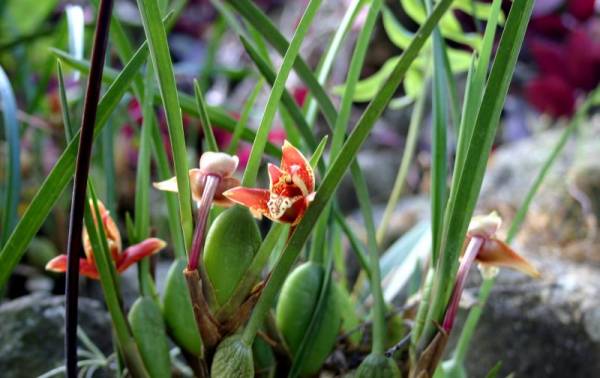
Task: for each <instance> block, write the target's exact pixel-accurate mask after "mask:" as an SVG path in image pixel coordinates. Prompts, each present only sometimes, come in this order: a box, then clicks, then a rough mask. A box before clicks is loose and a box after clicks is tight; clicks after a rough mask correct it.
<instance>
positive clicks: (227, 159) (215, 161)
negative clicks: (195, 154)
mask: <svg viewBox="0 0 600 378" xmlns="http://www.w3.org/2000/svg"><path fill="white" fill-rule="evenodd" d="M239 162H240V160H239V158H238V157H237V156H235V155H233V156H232V155H228V154H226V153H223V152H212V151H207V152H205V153H203V154H202V156H200V163H199V167H200V170H202V173H203V174H205V175H217V176H220V177H231V176H232V175H233V174H234V173H235V170H236V169H237V166H238V164H239Z"/></svg>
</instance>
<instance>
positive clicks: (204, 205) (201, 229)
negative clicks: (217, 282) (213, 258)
mask: <svg viewBox="0 0 600 378" xmlns="http://www.w3.org/2000/svg"><path fill="white" fill-rule="evenodd" d="M204 180H205V181H204V191H203V192H202V198H201V199H200V205H199V206H198V216H197V222H196V230H195V231H194V239H193V240H192V249H191V251H190V257H189V260H188V270H191V271H194V270H196V269H197V268H198V262H199V261H200V256H202V250H203V249H204V236H205V234H206V232H205V231H206V221H207V219H208V213H209V212H210V207H211V205H212V202H213V198H214V197H215V193H216V191H217V187H218V186H219V183H220V182H221V177H219V176H217V175H206V176H205V178H204Z"/></svg>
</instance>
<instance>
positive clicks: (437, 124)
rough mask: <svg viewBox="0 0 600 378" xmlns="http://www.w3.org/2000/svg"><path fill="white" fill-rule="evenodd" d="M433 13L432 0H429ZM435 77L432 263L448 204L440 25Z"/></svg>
mask: <svg viewBox="0 0 600 378" xmlns="http://www.w3.org/2000/svg"><path fill="white" fill-rule="evenodd" d="M425 7H426V9H427V12H428V13H431V8H432V7H433V5H432V0H426V1H425ZM432 39H433V44H432V45H433V48H432V49H433V80H432V92H433V93H432V96H433V98H432V108H433V110H432V117H431V119H432V125H431V193H430V196H431V237H432V243H431V256H432V263H433V264H434V265H435V263H436V262H437V260H438V257H439V255H440V253H441V252H440V250H441V243H442V227H443V222H444V207H445V205H446V195H447V188H446V186H447V184H446V182H447V177H448V157H447V139H448V137H447V135H446V134H447V131H446V127H447V124H448V96H447V94H448V92H447V88H446V71H445V69H444V55H445V51H444V47H443V41H442V34H441V32H440V27H439V26H438V27H436V29H435V30H434V31H433V37H432Z"/></svg>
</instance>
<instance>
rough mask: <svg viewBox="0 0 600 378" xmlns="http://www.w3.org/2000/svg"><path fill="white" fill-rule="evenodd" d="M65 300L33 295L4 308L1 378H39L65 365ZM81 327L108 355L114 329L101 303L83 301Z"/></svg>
mask: <svg viewBox="0 0 600 378" xmlns="http://www.w3.org/2000/svg"><path fill="white" fill-rule="evenodd" d="M63 323H64V298H63V297H62V296H43V295H29V296H25V297H21V298H19V299H16V300H13V301H10V302H6V303H4V304H2V305H1V306H0V376H2V377H11V378H31V377H37V376H39V375H41V374H43V373H45V372H47V371H49V370H51V369H53V368H56V367H58V366H61V365H63V364H64V351H63V338H64V333H65V332H64V324H63ZM79 324H80V326H81V328H83V330H84V332H85V333H86V334H87V335H88V336H89V338H90V339H91V340H92V341H93V342H94V343H95V344H96V345H97V346H98V347H99V348H100V349H101V350H102V351H103V352H104V353H105V354H107V353H110V350H111V349H112V346H111V343H112V341H111V325H110V319H109V317H108V314H107V313H106V311H105V310H104V307H103V306H102V304H101V303H100V302H98V301H95V300H91V299H87V298H80V301H79Z"/></svg>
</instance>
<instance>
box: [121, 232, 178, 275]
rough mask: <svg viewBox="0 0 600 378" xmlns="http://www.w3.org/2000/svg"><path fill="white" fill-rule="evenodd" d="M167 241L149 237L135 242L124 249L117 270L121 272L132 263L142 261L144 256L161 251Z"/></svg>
mask: <svg viewBox="0 0 600 378" xmlns="http://www.w3.org/2000/svg"><path fill="white" fill-rule="evenodd" d="M166 245H167V243H165V242H164V241H162V240H160V239H157V238H149V239H146V240H144V241H142V242H141V243H138V244H134V245H132V246H130V247H129V248H127V249H126V250H125V251H123V254H122V255H121V260H120V261H118V262H117V271H118V272H119V273H121V272H123V271H125V270H126V269H127V268H129V267H130V266H131V265H133V264H135V263H136V262H138V261H140V260H141V259H143V258H144V257H147V256H150V255H153V254H155V253H157V252H160V250H161V249H163V248H165V247H166Z"/></svg>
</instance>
